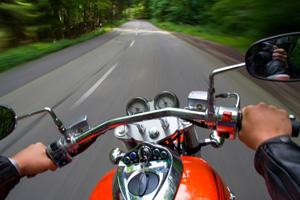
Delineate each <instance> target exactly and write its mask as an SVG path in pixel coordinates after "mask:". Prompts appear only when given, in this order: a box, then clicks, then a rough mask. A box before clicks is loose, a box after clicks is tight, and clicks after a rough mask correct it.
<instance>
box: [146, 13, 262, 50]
mask: <svg viewBox="0 0 300 200" xmlns="http://www.w3.org/2000/svg"><path fill="white" fill-rule="evenodd" d="M150 22H151V23H152V24H153V25H155V26H157V27H159V28H161V29H164V30H167V31H174V32H180V33H185V34H189V35H193V36H197V37H202V38H204V39H207V40H211V41H214V42H218V43H221V44H225V45H228V46H232V47H234V48H236V49H238V50H240V51H242V52H246V51H247V49H248V47H249V46H250V45H251V44H252V43H253V42H255V41H256V40H255V39H254V38H252V37H247V36H239V37H237V36H232V35H224V34H222V33H221V32H220V31H219V30H218V29H216V28H211V27H208V26H193V25H185V24H175V23H172V22H158V21H157V20H155V19H152V20H150Z"/></svg>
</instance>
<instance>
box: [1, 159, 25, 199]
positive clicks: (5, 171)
mask: <svg viewBox="0 0 300 200" xmlns="http://www.w3.org/2000/svg"><path fill="white" fill-rule="evenodd" d="M19 181H20V175H19V172H18V170H17V169H16V168H15V166H14V165H13V164H12V163H11V162H10V161H9V159H8V158H6V157H4V156H0V199H5V197H6V196H7V195H8V193H9V191H10V190H11V189H12V188H13V187H14V186H15V185H16V184H17V183H19Z"/></svg>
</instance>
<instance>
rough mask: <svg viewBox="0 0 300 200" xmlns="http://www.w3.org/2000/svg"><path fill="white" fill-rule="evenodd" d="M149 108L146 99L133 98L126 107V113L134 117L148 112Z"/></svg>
mask: <svg viewBox="0 0 300 200" xmlns="http://www.w3.org/2000/svg"><path fill="white" fill-rule="evenodd" d="M149 109H150V106H149V103H148V101H147V99H145V98H143V97H135V98H133V99H131V100H130V101H129V102H128V104H127V106H126V113H127V114H128V115H134V114H138V113H142V112H146V111H149Z"/></svg>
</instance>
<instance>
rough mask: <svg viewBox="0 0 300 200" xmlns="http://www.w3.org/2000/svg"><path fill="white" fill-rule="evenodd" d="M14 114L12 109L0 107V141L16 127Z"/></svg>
mask: <svg viewBox="0 0 300 200" xmlns="http://www.w3.org/2000/svg"><path fill="white" fill-rule="evenodd" d="M16 125H17V119H16V114H15V112H14V111H13V109H12V108H10V107H9V106H5V105H0V140H2V139H3V138H5V137H6V136H8V135H9V134H10V133H11V132H12V131H13V130H14V129H15V127H16Z"/></svg>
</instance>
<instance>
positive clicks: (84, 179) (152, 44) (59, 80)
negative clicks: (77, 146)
mask: <svg viewBox="0 0 300 200" xmlns="http://www.w3.org/2000/svg"><path fill="white" fill-rule="evenodd" d="M222 66H225V64H224V63H222V62H221V61H220V60H218V59H216V58H214V57H213V56H211V55H210V54H208V53H206V52H205V51H203V50H200V49H198V48H196V47H194V46H193V45H191V44H189V43H186V42H185V41H183V40H180V39H178V38H176V37H175V36H173V35H171V34H169V33H167V32H164V31H161V30H160V29H157V28H156V27H154V26H153V25H151V24H150V23H148V22H145V21H140V20H133V21H130V22H128V23H126V24H124V25H122V26H121V27H119V28H118V29H117V30H115V31H114V32H113V33H110V34H106V35H104V36H100V37H97V38H95V39H93V40H90V41H88V42H85V43H81V44H79V45H76V46H73V47H70V48H67V49H65V50H62V51H60V52H57V53H55V54H52V55H49V56H47V57H44V58H42V59H39V60H37V61H34V62H32V63H28V64H27V65H25V66H23V67H20V68H16V69H14V70H12V71H9V72H6V73H2V74H0V95H1V97H0V102H1V103H3V104H7V105H10V106H11V107H13V108H14V109H15V111H16V113H17V114H19V115H21V114H24V113H27V112H30V111H34V110H38V109H40V108H43V107H46V106H48V107H53V108H54V111H55V113H56V114H57V116H58V117H59V118H60V119H61V120H62V121H63V122H64V123H65V124H68V123H69V122H71V121H72V120H74V119H76V118H77V117H79V116H81V115H84V114H86V115H88V117H89V122H90V124H91V125H92V126H95V125H97V124H99V123H100V122H103V121H105V120H108V119H110V118H114V117H119V116H123V115H125V106H126V104H127V102H128V101H129V100H130V99H131V98H132V97H136V96H143V97H145V98H147V99H152V98H154V97H155V95H156V94H157V93H159V92H161V91H164V90H169V91H172V92H174V93H175V94H177V96H178V98H179V100H180V104H181V107H185V106H186V105H187V100H186V99H187V96H188V94H189V92H190V91H193V90H204V91H206V90H207V87H208V76H209V74H210V72H211V71H212V70H213V69H216V68H219V67H222ZM215 86H216V91H217V93H221V92H237V93H239V94H240V96H241V106H246V105H249V104H257V103H259V102H261V101H264V102H267V103H270V104H273V105H276V106H278V107H281V108H286V107H285V106H284V105H283V104H282V103H281V102H280V101H278V100H276V98H274V97H273V96H272V95H270V94H268V92H266V91H265V90H263V89H261V88H260V87H259V86H257V85H256V84H255V83H253V82H252V81H251V80H249V79H247V78H245V77H244V76H241V75H240V73H238V72H229V73H226V74H222V75H219V76H217V77H216V84H215ZM8 88H9V89H8ZM218 104H220V105H221V104H222V105H228V106H232V105H233V104H234V102H233V101H232V100H226V101H222V102H218ZM286 109H287V108H286ZM287 110H288V109H287ZM288 111H289V112H291V113H292V111H291V110H288ZM198 133H199V136H201V137H206V136H208V133H209V132H208V131H207V130H202V129H199V130H198ZM59 137H60V135H59V133H58V131H57V130H56V128H55V126H54V124H53V122H52V119H51V118H50V116H48V115H46V114H44V115H41V116H35V117H32V118H29V119H25V120H22V121H19V124H18V128H17V129H16V130H15V132H14V133H13V134H12V135H10V136H8V137H7V138H5V139H4V140H2V141H1V142H0V153H1V155H6V156H12V155H13V154H15V153H17V152H18V151H19V150H21V149H22V148H25V147H26V146H28V145H29V144H31V143H35V142H38V141H41V142H43V143H44V144H49V143H51V142H52V141H54V140H56V139H58V138H59ZM115 147H123V146H122V144H121V143H120V142H119V141H117V139H115V138H114V136H113V132H112V131H110V132H107V133H106V134H105V135H104V136H101V137H100V138H98V140H97V142H96V143H95V144H94V145H93V146H92V147H90V148H89V149H88V150H87V151H85V152H84V153H82V154H81V155H79V156H77V157H76V158H75V159H74V162H73V163H72V164H70V165H68V166H66V167H64V168H62V169H58V170H57V171H56V172H46V173H43V174H41V175H38V176H37V177H35V178H31V179H28V178H22V180H21V182H20V183H19V184H18V185H17V186H16V187H15V189H14V190H13V191H12V192H11V193H10V194H9V196H8V198H7V199H13V200H18V199H56V200H58V199H79V200H80V199H88V198H89V196H90V194H91V192H92V190H93V188H94V186H95V185H96V184H97V182H98V181H99V180H100V178H101V177H102V176H103V175H104V174H105V173H106V172H108V171H109V170H110V169H112V168H113V167H115V166H114V165H112V164H111V163H110V161H109V159H108V154H109V152H110V150H111V149H112V148H115ZM202 156H203V158H204V159H205V160H207V161H208V162H209V163H210V164H211V165H212V166H213V167H214V168H215V169H216V170H217V171H218V172H219V174H220V175H221V176H222V178H223V179H224V181H225V182H226V183H227V184H228V186H229V187H230V188H231V190H232V191H233V192H234V193H235V194H236V196H237V197H238V199H246V200H247V199H249V200H252V199H270V198H269V196H268V193H267V190H266V187H265V185H264V181H263V179H262V178H261V177H260V176H259V175H258V174H257V173H256V172H255V170H254V166H253V157H254V152H253V151H252V150H249V149H247V148H246V147H245V146H244V145H243V144H242V143H241V142H239V141H238V140H235V141H226V142H225V144H224V146H223V147H222V148H220V149H214V148H213V147H206V148H204V149H203V150H202ZM200 178H201V177H200V176H199V179H200Z"/></svg>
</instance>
